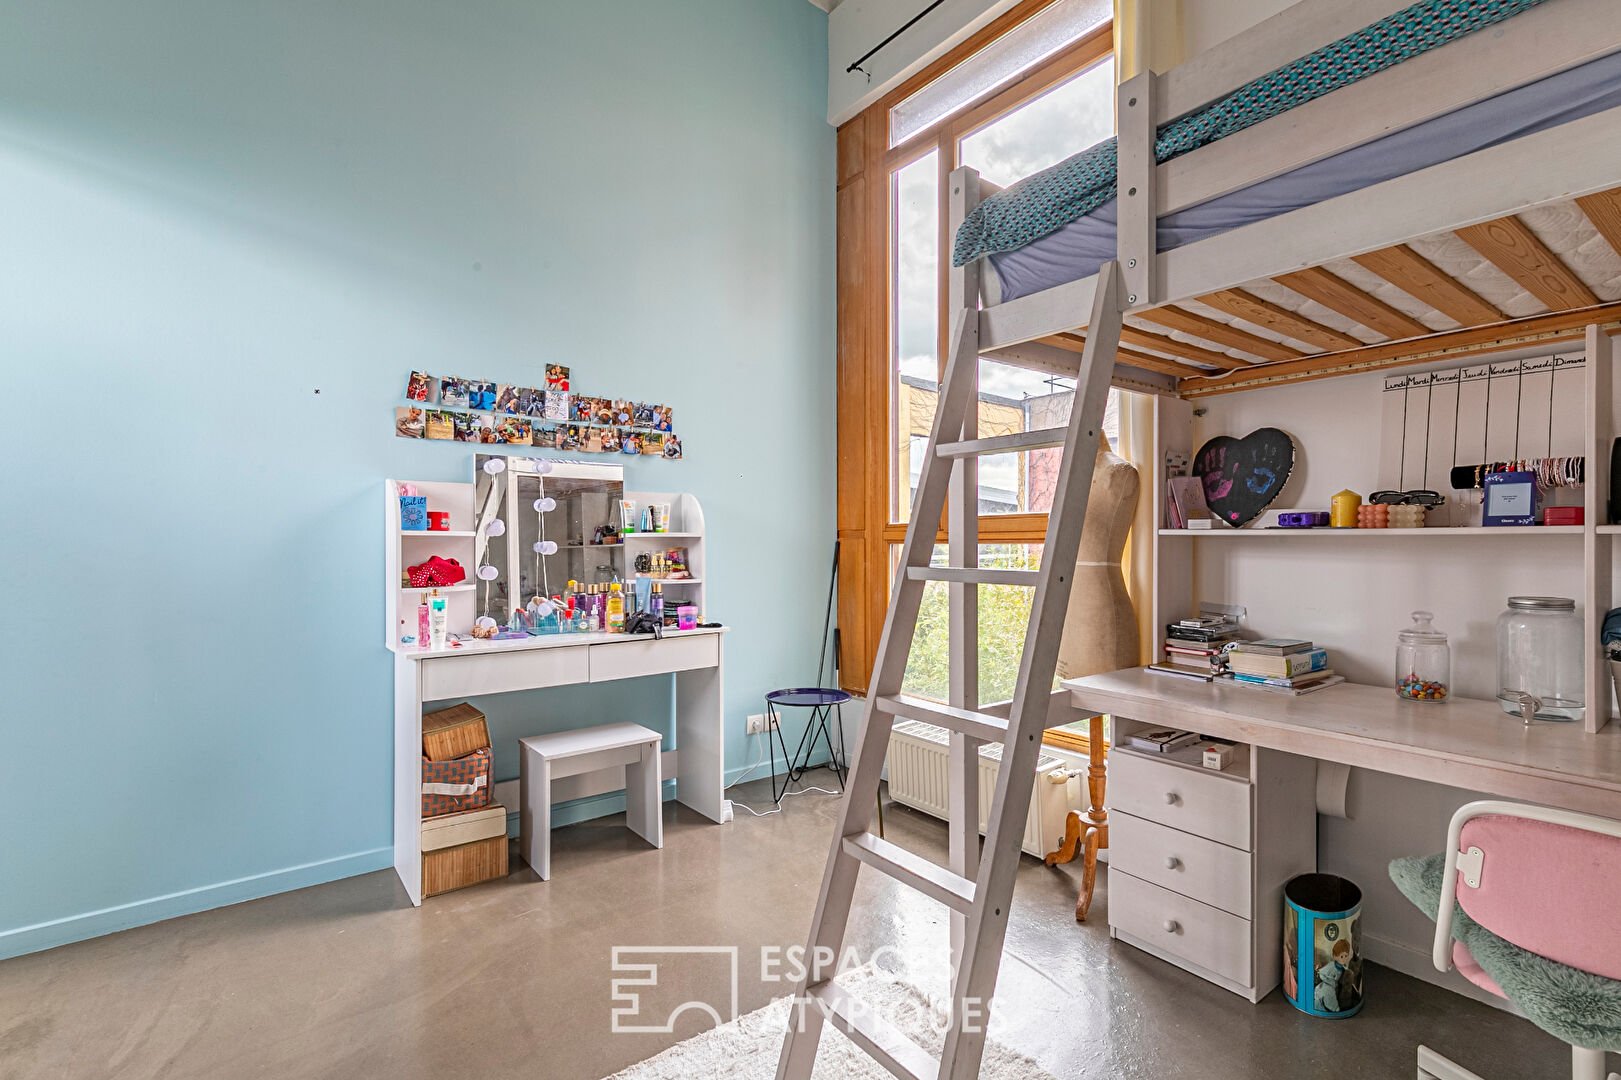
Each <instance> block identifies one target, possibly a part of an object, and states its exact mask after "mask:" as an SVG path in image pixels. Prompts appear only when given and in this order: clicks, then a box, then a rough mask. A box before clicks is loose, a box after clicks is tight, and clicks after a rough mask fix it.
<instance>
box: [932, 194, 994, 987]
mask: <svg viewBox="0 0 1621 1080" xmlns="http://www.w3.org/2000/svg"><path fill="white" fill-rule="evenodd" d="M950 191H951V195H950V199H949V201H948V215H947V220H948V221H949V224H950V228H949V230H948V231H947V232H946V238H947V241H948V243H949V242H950V241H951V240H954V239H955V238H956V236H957V230H958V228H960V227H961V226H962V223H963V220H964V219H965V218H967V216H968V215H969V214H970V213H971V212H972V211H973V209H974V207H976V206H978V205H979V199H980V186H979V173H978V171H976V170H974V169H970V168H967V167H966V166H965V167H963V168H959V169H954V170H953V171H952V173H951V176H950ZM979 265H980V264H979V260H977V259H976V260H974V261H973V262H970V263H968V264H967V265H965V266H953V267H952V268H951V270H950V273H949V274H948V276H947V288H946V305H947V306H946V311H947V313H948V319H949V320H950V321H953V322H954V321H955V320H956V318H957V316H958V313H959V312H962V311H977V309H978V307H979ZM966 325H967V326H968V327H969V328H970V329H968V330H966V331H965V334H968V335H971V336H972V337H973V339H974V342H975V349H976V351H977V343H978V341H979V321H978V319H977V317H976V318H975V319H972V320H970V321H969V323H967V324H966ZM942 367H943V365H942ZM969 385H970V386H971V387H972V390H973V399H974V403H973V404H972V405H970V406H969V408H968V411H967V413H966V414H965V417H964V420H963V425H962V432H961V434H959V435H956V436H955V438H958V439H977V438H978V437H979V401H978V399H979V371H978V365H977V364H976V365H975V370H974V371H973V372H971V373H969ZM946 505H947V508H948V509H947V514H946V544H947V552H948V555H949V557H948V558H947V560H946V562H947V564H948V565H951V566H978V565H979V460H978V459H977V458H972V457H969V458H963V459H961V460H959V461H957V462H955V467H954V468H953V469H952V471H951V487H950V491H949V494H948V496H947V503H946ZM946 592H947V596H948V604H949V608H948V611H949V616H948V624H949V626H950V634H949V636H950V645H949V648H950V650H951V662H950V664H949V667H950V671H951V682H950V688H949V691H948V694H947V697H948V699H949V702H950V704H951V705H952V706H954V707H956V708H959V709H978V708H979V586H978V585H976V584H974V583H972V582H961V581H953V582H949V583H948V584H947V585H946ZM983 745H984V743H982V742H980V741H979V740H977V739H973V738H971V737H969V736H968V735H965V734H963V733H961V732H955V731H954V732H952V733H951V749H950V754H949V764H948V768H949V772H948V783H947V785H946V790H947V791H948V792H949V795H948V798H947V804H946V807H947V808H946V820H947V833H948V838H949V840H948V848H949V850H948V858H947V863H946V865H947V866H948V868H949V869H951V870H952V871H953V872H955V873H958V874H961V875H962V876H963V877H965V878H968V879H970V880H973V879H976V878H978V877H979V748H980V747H981V746H983ZM967 930H968V917H967V916H966V915H964V914H962V913H961V912H957V911H953V912H952V913H951V965H952V970H953V971H955V970H956V969H957V967H958V965H959V964H960V963H961V962H962V950H963V943H964V942H965V941H966V938H967Z"/></svg>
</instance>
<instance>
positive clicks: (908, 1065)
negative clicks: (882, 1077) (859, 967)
mask: <svg viewBox="0 0 1621 1080" xmlns="http://www.w3.org/2000/svg"><path fill="white" fill-rule="evenodd" d="M805 996H806V997H809V998H813V999H815V1001H816V1002H818V1003H819V1004H818V1005H812V1006H811V1008H818V1007H819V1008H820V1009H821V1010H822V1012H823V1014H824V1015H826V1016H827V1018H828V1019H829V1020H831V1021H833V1026H834V1027H836V1028H838V1029H839V1030H840V1031H842V1032H844V1033H845V1034H846V1035H848V1036H850V1041H851V1042H853V1043H855V1044H856V1045H857V1046H859V1047H861V1049H863V1050H865V1051H866V1052H867V1054H868V1056H869V1057H871V1058H872V1059H873V1060H874V1061H876V1062H878V1064H880V1065H882V1066H883V1067H884V1068H886V1069H888V1070H889V1071H890V1072H891V1073H892V1074H894V1075H895V1076H898V1077H900V1080H936V1077H938V1076H939V1074H940V1063H939V1062H938V1061H936V1060H935V1059H934V1055H933V1054H931V1053H929V1052H928V1051H927V1050H925V1049H923V1047H921V1046H919V1045H918V1044H917V1043H915V1042H913V1041H912V1040H911V1039H909V1038H907V1037H906V1035H904V1034H903V1033H902V1032H901V1030H900V1029H899V1028H897V1027H896V1026H895V1025H893V1024H891V1023H890V1022H889V1021H888V1020H885V1019H884V1018H883V1017H882V1016H880V1015H878V1010H877V1009H876V1008H875V1007H873V1006H872V1005H869V1004H868V1003H867V1002H865V1001H862V1000H861V999H860V998H858V997H856V996H855V995H854V994H852V993H850V991H848V990H846V989H845V988H844V987H842V986H840V985H839V984H838V983H836V982H825V983H821V984H820V985H818V986H813V987H810V988H809V989H807V990H806V991H805Z"/></svg>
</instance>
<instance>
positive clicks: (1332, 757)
mask: <svg viewBox="0 0 1621 1080" xmlns="http://www.w3.org/2000/svg"><path fill="white" fill-rule="evenodd" d="M1062 685H1063V687H1064V688H1065V689H1066V690H1068V691H1069V692H1070V697H1071V701H1072V702H1073V703H1074V705H1075V707H1076V708H1078V709H1080V710H1082V711H1084V712H1087V713H1111V714H1113V715H1115V716H1122V717H1129V718H1130V719H1132V720H1141V721H1143V722H1144V723H1149V724H1156V725H1164V726H1166V727H1178V728H1187V729H1189V730H1193V731H1198V732H1200V733H1201V734H1204V735H1212V736H1215V737H1216V738H1221V739H1234V740H1236V741H1238V742H1244V743H1249V744H1250V745H1252V746H1259V747H1265V748H1267V749H1271V750H1281V751H1283V752H1285V753H1290V754H1299V755H1301V756H1303V757H1310V758H1316V759H1318V760H1319V761H1333V762H1338V763H1340V764H1343V765H1354V766H1356V767H1358V768H1363V769H1373V770H1376V771H1378V772H1387V773H1394V774H1395V775H1397V776H1408V777H1412V778H1414V779H1417V780H1429V781H1432V782H1434V783H1437V784H1450V785H1452V786H1453V787H1460V788H1467V789H1469V790H1471V791H1483V792H1486V793H1488V794H1491V795H1496V796H1499V797H1502V798H1507V799H1524V800H1527V801H1529V802H1537V803H1542V804H1543V805H1545V806H1559V807H1564V808H1565V809H1568V810H1580V811H1584V812H1586V813H1590V814H1599V815H1602V816H1604V817H1613V818H1621V725H1616V724H1610V725H1608V726H1607V727H1605V728H1604V730H1602V731H1600V732H1598V733H1597V734H1588V733H1587V732H1586V731H1585V730H1583V727H1582V725H1581V724H1579V723H1576V724H1550V723H1546V722H1544V721H1540V720H1539V721H1537V722H1535V723H1533V724H1532V725H1531V726H1530V727H1526V726H1525V724H1524V722H1522V721H1521V720H1520V719H1519V718H1517V717H1513V716H1509V715H1508V714H1506V713H1504V712H1503V711H1502V709H1500V708H1499V707H1498V705H1497V703H1496V702H1495V701H1478V700H1472V699H1468V698H1458V699H1455V700H1453V701H1451V702H1448V703H1447V704H1445V705H1430V704H1425V703H1423V702H1412V701H1401V700H1399V699H1398V698H1397V697H1396V693H1395V690H1394V689H1392V688H1390V687H1384V686H1361V685H1358V684H1355V683H1341V684H1339V685H1338V686H1331V687H1329V688H1328V689H1326V690H1319V691H1318V692H1317V693H1315V694H1306V695H1304V696H1302V697H1290V696H1288V695H1287V694H1269V693H1266V692H1265V691H1262V690H1252V689H1249V688H1248V687H1242V686H1232V685H1228V684H1225V683H1222V682H1214V683H1203V682H1198V681H1195V680H1193V679H1177V678H1172V677H1170V676H1166V675H1152V674H1149V673H1147V672H1145V671H1143V670H1142V669H1141V668H1133V669H1128V670H1126V671H1115V672H1111V673H1109V674H1107V675H1092V676H1088V677H1087V678H1084V679H1070V680H1068V681H1066V682H1064V683H1063V684H1062Z"/></svg>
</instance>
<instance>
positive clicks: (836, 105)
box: [827, 0, 1017, 126]
mask: <svg viewBox="0 0 1621 1080" xmlns="http://www.w3.org/2000/svg"><path fill="white" fill-rule="evenodd" d="M1016 2H1017V0H946V2H945V3H944V4H941V5H940V6H939V7H938V8H935V9H934V10H933V11H931V12H929V14H928V15H926V16H924V17H923V19H921V20H920V21H919V22H918V24H917V25H916V26H913V27H911V28H910V29H908V30H907V31H906V33H904V34H902V35H901V36H900V37H898V38H896V39H895V40H894V41H892V42H890V43H889V44H888V45H886V46H884V48H883V49H881V50H879V52H878V55H876V56H874V57H872V58H871V59H870V60H868V61H867V62H866V63H864V64H863V65H862V68H863V71H846V70H845V68H847V67H849V66H850V65H851V64H852V63H854V62H855V61H856V60H858V59H859V58H860V57H861V56H862V54H864V53H866V52H867V50H869V49H871V48H872V47H873V46H874V45H876V44H878V43H879V42H880V41H882V40H884V39H885V38H886V37H888V36H889V35H890V34H893V33H894V32H895V31H896V30H899V29H900V28H901V27H902V26H905V25H906V23H907V22H908V21H909V20H910V19H912V18H913V17H914V16H916V15H917V13H918V12H920V11H922V10H923V9H924V8H926V7H928V6H929V0H843V2H842V3H840V4H839V6H838V7H836V8H834V9H833V12H832V14H830V15H828V17H827V54H828V55H827V121H828V123H830V124H833V125H834V126H837V125H839V124H842V123H844V122H845V121H846V120H848V119H850V118H851V117H852V116H854V115H856V114H857V113H859V112H860V111H861V110H862V109H865V108H866V107H867V106H868V105H871V104H872V103H873V102H874V101H877V100H878V98H879V97H880V96H882V95H883V94H884V92H885V91H887V90H889V89H890V87H892V86H895V85H896V84H898V83H899V82H901V80H903V79H906V78H908V77H910V76H911V75H912V74H914V73H915V72H917V71H918V70H920V69H921V68H922V67H923V66H924V65H926V64H928V63H929V62H930V61H932V60H934V59H935V58H937V57H939V56H940V55H942V54H943V53H945V52H946V51H947V50H948V49H950V48H951V47H952V46H954V45H956V44H957V43H958V42H960V41H962V40H963V39H964V38H966V37H968V35H969V34H972V33H973V32H974V31H975V30H978V29H979V28H980V27H982V26H984V25H985V24H986V23H988V22H990V21H991V20H992V19H994V18H996V16H998V15H1000V14H1002V12H1004V11H1006V10H1007V9H1008V8H1010V7H1012V6H1013V5H1014V4H1015V3H1016ZM868 72H870V73H871V78H869V77H868V75H867V74H866V73H868Z"/></svg>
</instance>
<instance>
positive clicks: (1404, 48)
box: [951, 0, 1543, 266]
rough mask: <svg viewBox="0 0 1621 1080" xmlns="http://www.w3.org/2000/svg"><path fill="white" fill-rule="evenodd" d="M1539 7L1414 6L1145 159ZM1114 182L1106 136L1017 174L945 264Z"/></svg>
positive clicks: (1056, 216)
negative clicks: (1052, 162)
mask: <svg viewBox="0 0 1621 1080" xmlns="http://www.w3.org/2000/svg"><path fill="white" fill-rule="evenodd" d="M1542 2H1543V0H1420V2H1419V3H1416V4H1413V5H1412V6H1411V7H1407V8H1404V9H1402V10H1401V11H1398V12H1396V13H1395V14H1394V15H1390V16H1387V17H1386V18H1383V19H1380V20H1379V21H1378V22H1376V23H1374V24H1373V25H1372V26H1367V27H1363V28H1362V29H1361V30H1358V31H1357V32H1356V33H1354V34H1349V35H1347V36H1345V37H1343V38H1340V39H1339V40H1338V41H1336V42H1333V43H1332V44H1329V45H1325V46H1323V47H1322V48H1321V49H1318V50H1317V51H1316V52H1314V53H1311V54H1309V55H1307V56H1303V57H1301V58H1300V59H1299V60H1296V61H1294V62H1293V63H1291V64H1286V65H1284V66H1283V67H1281V68H1278V69H1277V70H1276V71H1273V72H1271V73H1269V74H1266V75H1263V76H1261V77H1260V78H1259V79H1256V80H1254V81H1253V82H1250V83H1248V84H1246V85H1244V86H1241V87H1239V88H1238V89H1237V90H1235V91H1233V92H1232V93H1231V94H1229V95H1228V96H1227V97H1225V98H1223V99H1222V100H1220V101H1218V102H1216V103H1215V104H1213V105H1208V106H1206V107H1205V108H1203V109H1201V110H1199V111H1198V112H1196V113H1193V114H1191V115H1189V116H1185V117H1183V118H1182V119H1180V120H1176V121H1173V122H1172V123H1169V124H1167V125H1165V127H1163V128H1161V129H1160V130H1159V132H1158V133H1157V135H1156V137H1155V140H1154V159H1155V160H1156V161H1159V162H1161V163H1163V162H1166V161H1169V160H1170V159H1171V158H1173V157H1176V156H1177V155H1178V154H1185V153H1187V152H1188V151H1189V150H1195V149H1197V148H1199V147H1201V146H1204V145H1206V144H1208V143H1213V142H1215V141H1216V140H1217V139H1221V138H1225V137H1226V136H1228V135H1231V134H1233V133H1235V132H1239V131H1243V130H1244V129H1245V128H1247V127H1251V126H1253V125H1255V124H1259V123H1260V122H1261V121H1263V120H1266V119H1269V118H1271V117H1274V116H1277V115H1278V114H1279V113H1285V112H1288V111H1289V110H1290V109H1293V108H1295V107H1296V106H1298V105H1304V104H1305V103H1306V102H1308V101H1312V100H1314V99H1315V98H1320V97H1322V96H1323V95H1324V94H1327V93H1329V92H1331V91H1333V90H1337V89H1339V88H1340V87H1342V86H1348V85H1350V84H1351V83H1354V82H1356V81H1358V80H1360V79H1365V78H1367V77H1368V76H1369V75H1373V74H1375V73H1376V72H1380V71H1383V70H1385V69H1386V68H1388V67H1393V66H1395V65H1396V64H1399V63H1401V62H1402V61H1403V60H1408V59H1411V58H1412V57H1415V56H1418V55H1419V54H1420V53H1425V52H1428V51H1429V50H1431V49H1434V48H1436V47H1438V46H1441V45H1445V44H1446V43H1447V42H1449V41H1454V40H1456V39H1458V38H1460V37H1463V36H1464V35H1465V34H1472V33H1474V32H1475V31H1476V30H1479V29H1481V28H1483V27H1487V26H1491V25H1493V24H1494V23H1499V22H1502V21H1503V20H1504V19H1507V18H1509V17H1510V16H1513V15H1518V14H1519V13H1520V12H1522V11H1525V10H1527V9H1529V8H1533V7H1536V6H1537V5H1538V4H1540V3H1542ZM1117 179H1118V163H1117V159H1116V155H1115V140H1114V139H1112V138H1111V139H1107V140H1105V141H1103V142H1101V143H1098V144H1097V145H1096V146H1094V147H1092V148H1091V149H1090V150H1083V151H1081V152H1080V153H1079V154H1076V155H1075V156H1074V157H1070V158H1066V159H1064V160H1063V161H1060V162H1059V163H1058V164H1057V165H1054V166H1052V167H1051V168H1048V169H1044V170H1042V171H1041V172H1038V173H1035V174H1034V175H1032V176H1027V177H1025V178H1024V179H1023V180H1020V181H1019V182H1018V183H1016V184H1014V185H1012V186H1011V187H1008V188H1007V189H1006V190H1004V191H999V192H997V193H996V194H994V195H992V196H991V197H989V198H988V199H986V200H985V201H984V202H982V203H980V204H979V206H978V207H976V208H975V209H974V210H973V212H972V213H970V214H969V215H968V217H967V219H966V220H965V221H964V222H963V223H962V227H961V228H959V229H958V230H957V239H956V246H955V248H954V249H953V251H952V254H951V264H952V265H953V266H962V265H963V264H965V263H968V262H972V261H973V260H974V259H977V258H979V257H980V256H982V255H989V254H991V253H993V252H998V251H1015V250H1017V249H1019V248H1022V247H1024V246H1025V245H1026V244H1029V243H1031V242H1032V241H1035V240H1039V239H1041V238H1042V237H1043V236H1046V235H1047V234H1048V233H1051V232H1056V231H1057V230H1058V229H1061V228H1063V227H1064V226H1065V225H1068V224H1069V223H1070V222H1072V221H1074V220H1076V219H1077V218H1081V217H1084V216H1086V215H1087V214H1089V213H1091V212H1092V211H1093V210H1096V209H1097V208H1098V207H1099V206H1102V205H1103V204H1104V203H1106V202H1108V201H1109V200H1110V199H1113V198H1114V197H1115V191H1116V181H1117Z"/></svg>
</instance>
